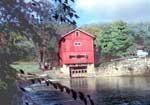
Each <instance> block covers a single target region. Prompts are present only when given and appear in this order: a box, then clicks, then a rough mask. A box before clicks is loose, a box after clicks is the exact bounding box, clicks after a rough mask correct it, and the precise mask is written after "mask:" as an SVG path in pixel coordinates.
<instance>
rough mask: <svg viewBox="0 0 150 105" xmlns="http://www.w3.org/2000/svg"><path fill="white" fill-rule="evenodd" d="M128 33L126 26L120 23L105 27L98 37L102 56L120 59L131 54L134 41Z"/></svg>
mask: <svg viewBox="0 0 150 105" xmlns="http://www.w3.org/2000/svg"><path fill="white" fill-rule="evenodd" d="M129 33H130V30H129V29H128V26H127V24H126V23H124V22H122V21H118V22H114V23H113V24H111V25H110V26H107V27H105V28H104V29H103V31H102V32H101V34H100V35H99V37H98V40H99V46H100V48H101V53H102V55H103V56H108V55H111V56H118V57H122V56H127V55H128V54H131V52H133V50H132V49H131V48H132V46H133V45H134V39H133V37H131V36H129Z"/></svg>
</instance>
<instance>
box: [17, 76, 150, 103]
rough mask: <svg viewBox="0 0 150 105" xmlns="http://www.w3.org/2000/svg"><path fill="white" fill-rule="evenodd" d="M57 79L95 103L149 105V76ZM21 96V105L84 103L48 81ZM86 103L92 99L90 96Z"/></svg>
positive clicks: (31, 87)
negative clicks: (48, 83) (47, 84)
mask: <svg viewBox="0 0 150 105" xmlns="http://www.w3.org/2000/svg"><path fill="white" fill-rule="evenodd" d="M57 82H59V83H61V84H63V85H65V86H67V87H69V88H71V89H74V90H75V91H76V92H79V91H80V92H83V94H84V95H85V97H86V98H87V95H90V96H91V98H92V100H93V101H94V104H95V105H150V77H103V78H76V79H60V80H58V81H57ZM26 89H27V90H28V91H27V92H24V93H23V95H22V96H21V97H20V96H19V100H21V105H84V102H83V101H81V100H80V98H77V100H74V99H73V98H72V95H70V94H67V93H66V92H61V91H60V90H59V89H54V87H53V86H51V85H50V86H46V85H45V84H34V85H31V86H28V87H26ZM87 103H88V104H87V105H90V101H89V100H88V98H87Z"/></svg>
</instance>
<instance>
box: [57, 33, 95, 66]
mask: <svg viewBox="0 0 150 105" xmlns="http://www.w3.org/2000/svg"><path fill="white" fill-rule="evenodd" d="M78 32H79V35H78V36H76V31H75V32H72V33H70V35H67V36H65V37H64V40H62V41H61V43H60V46H61V47H60V57H61V60H60V63H61V64H80V63H88V64H94V46H93V37H91V36H89V35H86V34H85V33H83V32H81V31H78ZM79 43H80V45H76V44H79Z"/></svg>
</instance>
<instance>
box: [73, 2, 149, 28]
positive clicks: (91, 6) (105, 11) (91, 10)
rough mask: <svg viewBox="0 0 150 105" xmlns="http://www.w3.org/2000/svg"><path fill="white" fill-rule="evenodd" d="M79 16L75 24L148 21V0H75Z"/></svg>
mask: <svg viewBox="0 0 150 105" xmlns="http://www.w3.org/2000/svg"><path fill="white" fill-rule="evenodd" d="M75 10H76V11H77V14H78V15H79V16H80V18H79V19H77V25H78V26H81V25H84V24H90V23H108V22H113V21H117V20H123V21H126V22H150V0H76V3H75Z"/></svg>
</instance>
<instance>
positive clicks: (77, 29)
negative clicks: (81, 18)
mask: <svg viewBox="0 0 150 105" xmlns="http://www.w3.org/2000/svg"><path fill="white" fill-rule="evenodd" d="M74 31H81V32H83V33H85V34H87V35H88V36H90V37H92V38H94V39H95V37H94V36H93V35H92V34H90V33H87V32H85V31H83V30H81V29H79V28H76V29H74V30H72V31H70V32H68V33H66V34H65V35H63V36H61V38H63V37H65V36H67V35H69V34H70V33H72V32H74Z"/></svg>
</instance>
